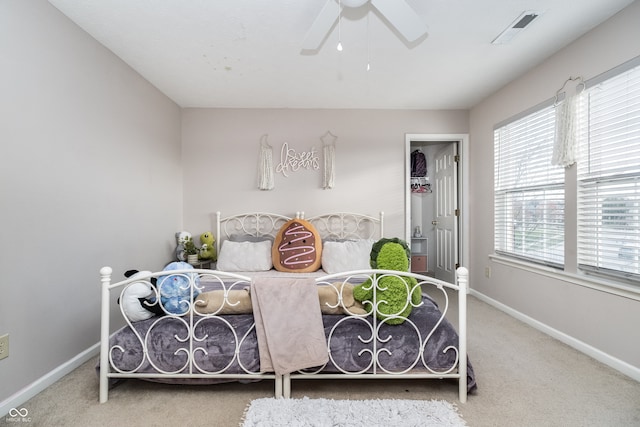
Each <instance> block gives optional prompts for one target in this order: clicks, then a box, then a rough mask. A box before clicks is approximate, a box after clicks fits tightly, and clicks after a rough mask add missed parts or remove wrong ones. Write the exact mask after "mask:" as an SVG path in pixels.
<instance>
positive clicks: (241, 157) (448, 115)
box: [182, 109, 469, 237]
mask: <svg viewBox="0 0 640 427" xmlns="http://www.w3.org/2000/svg"><path fill="white" fill-rule="evenodd" d="M468 123H469V116H468V113H467V111H458V110H453V111H421V110H313V109H309V110H304V109H272V110H261V109H235V110H234V109H186V110H185V111H184V113H183V123H182V128H183V139H182V143H183V147H182V152H183V159H184V169H185V170H184V181H185V188H184V201H185V204H184V212H185V222H184V224H185V228H186V230H187V231H190V232H191V233H192V234H194V235H196V234H200V233H202V232H204V231H207V230H208V229H211V228H212V227H213V225H214V218H213V217H212V216H213V214H214V213H215V212H216V211H218V210H219V211H222V213H223V215H231V214H238V213H243V212H247V211H256V210H262V211H268V212H280V213H284V214H290V215H293V214H295V212H297V211H305V212H306V214H307V215H315V214H321V213H327V212H336V211H347V212H361V213H367V214H370V215H377V214H378V212H379V211H380V210H382V211H384V213H385V234H386V235H387V236H398V237H402V236H404V234H405V228H404V221H405V215H404V203H405V185H406V182H405V169H404V168H405V155H406V153H405V151H406V144H405V133H435V134H443V133H452V134H458V133H467V132H468ZM327 131H330V132H331V133H332V134H334V135H335V136H337V138H338V139H337V140H336V185H335V188H334V189H331V190H323V189H322V185H321V184H322V168H320V169H319V170H299V171H297V172H291V173H290V174H289V177H285V176H283V175H282V174H276V176H275V188H274V189H273V190H271V191H260V190H258V186H257V184H258V155H259V148H260V137H261V136H262V135H263V134H268V135H269V142H270V144H271V145H272V147H273V157H274V164H278V163H279V162H280V149H281V147H282V144H283V143H284V142H287V143H288V145H289V148H291V149H295V150H296V152H302V151H310V150H311V148H312V147H315V148H316V151H317V152H318V153H319V154H320V161H321V162H322V159H323V157H322V141H321V139H320V138H321V137H322V135H324V134H325V133H326V132H327Z"/></svg>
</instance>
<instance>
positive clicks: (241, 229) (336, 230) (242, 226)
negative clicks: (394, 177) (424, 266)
mask: <svg viewBox="0 0 640 427" xmlns="http://www.w3.org/2000/svg"><path fill="white" fill-rule="evenodd" d="M293 218H303V219H305V220H307V221H309V222H310V223H311V224H313V226H314V227H315V228H316V230H318V233H319V234H320V237H321V238H322V239H323V240H325V239H375V240H377V239H380V238H382V237H383V236H384V213H383V212H380V214H379V216H378V217H377V218H376V217H373V216H369V215H362V214H357V213H351V212H333V213H328V214H322V215H315V216H311V217H309V218H305V214H304V212H296V214H295V216H286V215H280V214H274V213H268V212H251V213H244V214H239V215H232V216H228V217H225V218H222V213H221V212H216V235H215V238H216V249H217V250H218V253H220V248H221V246H222V242H223V241H225V240H228V239H229V238H230V236H231V235H234V234H239V235H244V236H253V237H270V238H275V235H276V234H277V233H278V231H279V230H280V228H281V227H282V225H283V224H284V223H285V222H287V221H289V220H290V219H293Z"/></svg>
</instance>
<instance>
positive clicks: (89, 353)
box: [0, 343, 100, 418]
mask: <svg viewBox="0 0 640 427" xmlns="http://www.w3.org/2000/svg"><path fill="white" fill-rule="evenodd" d="M99 353H100V343H97V344H94V345H93V346H91V347H89V348H88V349H87V350H85V351H83V352H82V353H80V354H78V355H77V356H75V357H74V358H73V359H71V360H68V361H67V362H65V363H63V364H62V365H60V366H58V367H57V368H55V369H54V370H52V371H50V372H48V373H47V374H45V375H43V376H42V377H40V378H38V379H37V380H35V381H34V382H32V383H31V384H29V385H28V386H26V387H25V388H23V389H22V390H20V391H18V392H17V393H15V394H14V395H12V396H10V397H9V398H7V399H5V400H3V401H2V402H0V418H1V417H4V416H6V415H7V414H8V413H9V411H11V409H12V408H16V409H18V408H20V407H21V405H23V404H24V403H25V402H27V401H28V400H29V399H31V398H32V397H34V396H35V395H36V394H38V393H40V392H41V391H43V390H45V389H46V388H47V387H50V386H51V385H53V384H54V383H55V382H56V381H58V380H59V379H61V378H62V377H64V376H65V375H67V374H68V373H70V372H72V371H73V370H74V369H77V368H79V367H80V366H82V365H83V364H84V363H85V362H87V361H88V360H89V359H91V358H92V357H96V356H97V355H98V354H99Z"/></svg>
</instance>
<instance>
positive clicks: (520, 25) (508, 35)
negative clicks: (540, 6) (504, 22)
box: [491, 11, 540, 44]
mask: <svg viewBox="0 0 640 427" xmlns="http://www.w3.org/2000/svg"><path fill="white" fill-rule="evenodd" d="M538 16H540V14H539V13H538V12H532V11H526V12H523V13H522V14H521V15H520V16H518V17H517V18H516V20H515V21H513V22H512V23H511V25H509V26H508V27H507V28H506V29H505V30H504V31H503V32H501V33H500V35H498V37H496V38H495V39H493V41H492V42H491V44H507V43H509V42H510V41H511V40H513V38H514V37H515V36H517V35H518V34H520V33H521V32H522V31H524V29H525V28H527V26H529V24H531V22H532V21H533V20H534V19H536V18H537V17H538Z"/></svg>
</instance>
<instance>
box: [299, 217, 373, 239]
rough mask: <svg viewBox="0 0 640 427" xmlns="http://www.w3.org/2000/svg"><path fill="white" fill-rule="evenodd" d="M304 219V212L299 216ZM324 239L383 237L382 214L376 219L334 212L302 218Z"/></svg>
mask: <svg viewBox="0 0 640 427" xmlns="http://www.w3.org/2000/svg"><path fill="white" fill-rule="evenodd" d="M301 215H302V217H303V218H304V212H303V213H302V214H301ZM304 219H306V220H307V221H309V222H310V223H311V224H313V226H314V227H315V228H316V230H318V233H319V234H320V236H321V237H322V239H323V240H325V239H374V240H378V239H380V238H382V236H384V213H383V212H380V214H379V216H378V218H376V217H373V216H369V215H362V214H357V213H352V212H334V213H328V214H322V215H316V216H312V217H309V218H304Z"/></svg>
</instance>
